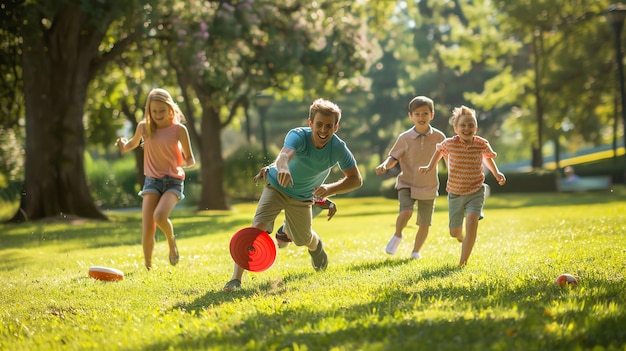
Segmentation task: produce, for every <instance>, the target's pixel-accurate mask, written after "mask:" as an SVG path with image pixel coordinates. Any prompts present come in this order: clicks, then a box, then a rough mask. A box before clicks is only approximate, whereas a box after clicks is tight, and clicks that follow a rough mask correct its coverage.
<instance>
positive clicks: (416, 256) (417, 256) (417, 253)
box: [411, 252, 422, 260]
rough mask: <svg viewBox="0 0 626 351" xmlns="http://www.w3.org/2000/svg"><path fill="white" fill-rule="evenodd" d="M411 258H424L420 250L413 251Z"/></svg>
mask: <svg viewBox="0 0 626 351" xmlns="http://www.w3.org/2000/svg"><path fill="white" fill-rule="evenodd" d="M411 258H412V259H416V260H419V259H420V258H422V255H420V253H419V252H413V253H412V254H411Z"/></svg>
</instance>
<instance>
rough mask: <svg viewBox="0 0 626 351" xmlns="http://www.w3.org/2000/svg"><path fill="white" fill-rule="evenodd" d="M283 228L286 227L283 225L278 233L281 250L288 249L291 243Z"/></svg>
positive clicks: (277, 240) (277, 241) (277, 237)
mask: <svg viewBox="0 0 626 351" xmlns="http://www.w3.org/2000/svg"><path fill="white" fill-rule="evenodd" d="M283 227H284V226H282V225H281V226H280V228H278V230H277V231H276V243H277V244H278V247H279V248H283V247H287V245H289V243H290V242H291V239H289V236H288V235H287V233H285V232H283Z"/></svg>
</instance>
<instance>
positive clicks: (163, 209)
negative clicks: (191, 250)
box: [154, 191, 179, 266]
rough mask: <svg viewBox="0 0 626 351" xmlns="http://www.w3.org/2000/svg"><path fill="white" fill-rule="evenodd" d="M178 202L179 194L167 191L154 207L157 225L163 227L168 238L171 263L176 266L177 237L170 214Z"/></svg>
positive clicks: (162, 229) (177, 256)
mask: <svg viewBox="0 0 626 351" xmlns="http://www.w3.org/2000/svg"><path fill="white" fill-rule="evenodd" d="M177 202H178V195H176V194H175V193H173V192H169V191H168V192H165V194H163V196H161V199H160V200H159V202H158V204H157V206H156V208H155V209H154V221H155V222H156V225H157V226H158V227H159V229H161V231H162V232H163V234H164V235H165V237H166V238H167V243H168V245H169V248H170V255H169V258H170V263H171V264H172V265H173V266H175V265H176V264H177V263H178V258H179V255H178V247H177V246H176V239H175V237H174V225H173V224H172V221H171V220H170V218H169V217H170V214H171V213H172V209H173V208H174V206H176V203H177Z"/></svg>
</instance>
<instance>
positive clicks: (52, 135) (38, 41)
mask: <svg viewBox="0 0 626 351" xmlns="http://www.w3.org/2000/svg"><path fill="white" fill-rule="evenodd" d="M142 11H143V7H142V6H140V4H139V2H138V1H128V0H118V1H78V0H76V1H63V0H56V1H31V2H25V3H20V4H19V5H18V6H17V8H16V13H18V14H20V16H16V17H15V18H14V20H15V21H16V22H15V26H14V27H13V28H14V30H15V32H16V35H18V36H19V37H21V58H22V61H21V67H22V71H23V89H24V100H25V107H26V111H25V113H26V163H25V178H24V189H23V191H22V196H21V201H20V207H19V210H18V211H17V213H16V214H15V216H14V217H13V218H12V221H13V222H21V221H25V220H33V219H39V218H45V217H53V216H59V215H61V216H65V215H77V216H81V217H87V218H105V217H104V215H103V214H102V213H101V212H100V211H99V209H98V208H97V207H96V206H95V204H94V201H93V199H92V197H91V195H90V192H89V187H88V183H87V179H86V176H85V170H84V161H83V158H84V151H85V139H84V124H83V108H84V105H85V100H86V92H87V87H88V85H89V82H90V80H91V79H92V78H93V77H94V75H95V74H96V73H97V72H98V70H99V69H100V68H101V67H103V66H104V65H106V64H107V63H108V62H110V61H111V60H112V59H113V58H115V57H117V56H118V55H119V54H120V53H122V52H123V51H124V50H125V48H126V46H127V45H128V44H129V43H131V42H133V41H134V40H136V38H137V36H138V35H140V34H141V28H142V26H141V24H142V22H143V15H142ZM116 26H117V29H116V28H115V27H116ZM120 28H121V29H122V30H119V31H118V29H120ZM119 33H124V34H123V35H122V36H119V37H115V35H116V34H119ZM105 39H107V40H105Z"/></svg>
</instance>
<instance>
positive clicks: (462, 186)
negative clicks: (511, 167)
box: [437, 135, 497, 195]
mask: <svg viewBox="0 0 626 351" xmlns="http://www.w3.org/2000/svg"><path fill="white" fill-rule="evenodd" d="M437 151H439V152H441V154H442V155H443V157H445V158H447V160H448V183H447V184H446V191H447V192H448V193H451V194H455V195H468V194H472V193H475V192H476V191H478V190H479V189H480V188H481V187H482V186H483V183H484V181H485V173H484V166H483V158H494V157H496V156H497V154H496V153H495V152H494V151H493V149H492V148H491V145H489V141H487V139H484V138H481V137H479V136H474V142H473V143H472V144H466V143H465V142H464V141H463V140H462V139H461V138H460V137H459V136H458V135H455V136H453V137H451V138H447V139H446V140H444V141H442V142H441V143H439V144H437Z"/></svg>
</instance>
